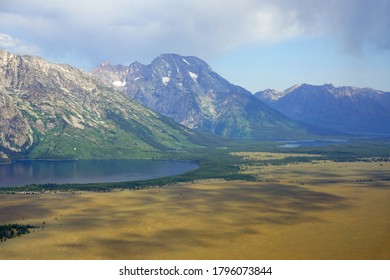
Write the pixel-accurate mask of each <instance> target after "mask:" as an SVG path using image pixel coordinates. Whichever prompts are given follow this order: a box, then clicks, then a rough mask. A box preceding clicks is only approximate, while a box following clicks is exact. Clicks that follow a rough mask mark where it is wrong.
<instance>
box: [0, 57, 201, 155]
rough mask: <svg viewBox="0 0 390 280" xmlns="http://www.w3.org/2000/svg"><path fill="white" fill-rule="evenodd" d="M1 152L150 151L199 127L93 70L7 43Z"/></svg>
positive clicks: (172, 144) (0, 101) (0, 90)
mask: <svg viewBox="0 0 390 280" xmlns="http://www.w3.org/2000/svg"><path fill="white" fill-rule="evenodd" d="M0 112H1V114H0V152H2V157H3V158H4V157H5V156H4V154H6V155H8V156H11V157H26V156H27V157H30V158H131V157H132V158H149V157H156V156H159V155H160V152H161V151H166V150H171V149H174V150H176V149H184V148H191V147H194V146H195V145H194V144H193V143H192V142H191V141H190V140H189V137H190V135H191V133H192V132H190V131H188V130H187V129H186V128H185V127H183V126H180V125H178V124H176V123H174V122H172V121H171V120H168V119H167V118H165V117H163V116H161V115H159V114H157V113H155V112H153V111H151V110H149V109H146V108H145V107H143V106H141V105H140V104H138V103H136V102H134V101H132V100H131V99H130V98H128V97H127V96H126V95H125V94H123V93H120V92H118V91H114V90H112V89H111V88H109V87H107V86H105V85H104V84H103V83H102V82H100V81H99V80H97V79H96V78H94V77H92V76H91V75H90V74H87V73H85V72H82V71H80V70H78V69H76V68H73V67H71V66H68V65H58V64H53V63H49V62H47V61H45V60H43V59H41V58H38V57H33V56H18V55H13V54H11V53H8V52H6V51H0Z"/></svg>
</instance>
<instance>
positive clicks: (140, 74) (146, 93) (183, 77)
mask: <svg viewBox="0 0 390 280" xmlns="http://www.w3.org/2000/svg"><path fill="white" fill-rule="evenodd" d="M92 74H93V75H95V76H96V77H99V78H100V79H101V80H102V81H104V82H105V84H106V85H107V86H111V87H115V88H117V89H118V90H122V91H124V92H125V93H126V94H127V95H128V96H129V97H131V98H132V99H134V100H135V101H137V102H139V103H140V104H142V105H144V106H146V107H148V108H150V109H152V110H154V111H156V112H158V113H160V114H162V115H164V116H167V117H169V118H172V119H173V120H175V121H176V122H178V123H180V124H182V125H184V126H186V127H188V128H191V129H195V130H200V131H205V132H209V133H213V134H217V135H221V136H224V137H232V138H247V139H291V138H301V137H305V136H307V135H308V130H307V128H304V127H303V126H302V125H301V124H299V123H297V122H296V121H293V120H291V119H290V118H287V117H286V116H284V115H283V114H281V113H279V112H277V111H276V110H274V109H272V108H270V107H269V106H267V105H266V104H265V103H264V102H262V101H260V100H258V99H257V98H256V97H254V96H253V95H252V94H251V93H250V92H249V91H247V90H245V89H244V88H242V87H240V86H236V85H233V84H231V83H229V82H228V81H227V80H225V79H224V78H222V77H221V76H220V75H218V74H217V73H216V72H214V71H213V70H212V69H211V68H210V66H209V65H207V63H206V62H204V61H203V60H201V59H199V58H197V57H194V56H180V55H177V54H163V55H160V56H159V57H157V58H156V59H154V60H153V61H152V62H151V64H149V65H144V64H141V63H138V62H134V63H132V64H130V66H128V67H125V66H123V65H116V66H112V65H111V64H109V63H108V62H104V63H103V64H101V65H100V66H99V67H97V68H96V69H94V70H93V71H92Z"/></svg>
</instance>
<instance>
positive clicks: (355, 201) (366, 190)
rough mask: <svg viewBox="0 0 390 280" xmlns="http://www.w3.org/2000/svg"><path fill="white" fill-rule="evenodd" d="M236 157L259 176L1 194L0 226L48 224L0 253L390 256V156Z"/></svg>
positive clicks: (89, 256) (27, 255) (104, 256)
mask: <svg viewBox="0 0 390 280" xmlns="http://www.w3.org/2000/svg"><path fill="white" fill-rule="evenodd" d="M238 155H239V156H243V157H247V158H248V164H244V165H243V166H242V167H241V168H242V172H244V173H249V174H254V175H256V176H257V179H258V181H257V182H247V181H224V180H199V181H195V182H193V183H183V184H175V185H170V186H166V187H163V188H155V189H146V190H139V191H113V192H110V193H94V192H82V193H80V192H79V193H69V192H62V193H60V192H58V193H54V192H53V193H48V194H39V195H26V194H17V195H0V224H6V223H20V224H27V223H28V224H34V225H40V226H42V225H43V224H44V228H43V229H42V228H40V229H31V233H30V234H26V235H23V236H22V237H20V238H13V239H9V240H7V241H6V242H2V243H0V259H390V237H389V232H390V215H389V213H390V203H389V201H390V181H389V180H388V179H389V178H388V177H390V162H388V161H387V162H378V161H374V162H339V163H336V162H331V161H321V160H318V161H316V160H314V161H313V162H308V163H306V162H305V163H295V164H289V165H287V164H284V165H272V164H271V165H270V164H268V165H261V164H260V165H259V164H258V163H259V162H261V160H263V159H270V158H271V159H272V158H278V157H280V156H283V155H281V154H270V153H245V154H238ZM254 158H256V160H257V161H256V164H254V162H253V161H251V159H252V160H253V159H254Z"/></svg>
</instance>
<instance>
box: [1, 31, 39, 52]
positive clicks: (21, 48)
mask: <svg viewBox="0 0 390 280" xmlns="http://www.w3.org/2000/svg"><path fill="white" fill-rule="evenodd" d="M0 49H3V50H8V51H11V52H16V53H19V54H37V52H38V48H37V47H35V46H33V45H29V44H24V43H23V42H21V41H20V40H19V39H17V38H12V37H11V36H10V35H8V34H5V33H0Z"/></svg>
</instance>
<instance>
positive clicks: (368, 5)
mask: <svg viewBox="0 0 390 280" xmlns="http://www.w3.org/2000/svg"><path fill="white" fill-rule="evenodd" d="M388 11H390V2H389V1H387V0H373V1H363V0H344V1H336V0H330V1H321V0H313V1H301V0H288V1H287V0H274V1H266V0H244V1H231V0H213V1H210V0H207V1H204V0H197V1H179V0H166V1H159V0H146V1H145V0H143V1H140V0H133V1H125V0H111V1H96V0H66V1H51V0H34V1H33V0H3V1H2V4H1V8H0V26H1V30H0V32H1V34H0V47H2V48H5V49H11V50H12V48H15V49H20V50H24V51H25V52H26V53H27V52H29V53H36V54H40V55H44V56H49V57H50V56H51V57H55V56H56V55H59V54H61V53H66V54H67V55H68V56H69V57H76V58H77V57H84V56H85V57H88V59H89V60H91V63H93V64H96V62H97V61H102V60H103V59H107V58H109V59H110V60H112V61H114V62H123V59H124V56H125V57H126V59H133V58H138V59H141V60H142V59H143V60H147V61H149V60H150V59H151V58H153V57H155V56H156V55H158V54H160V53H164V52H167V51H170V52H177V53H182V54H193V55H198V56H202V57H205V58H208V57H211V56H214V55H220V54H223V53H224V52H226V51H229V50H232V49H234V48H239V47H242V46H246V45H250V44H273V43H277V42H280V41H284V40H289V39H291V38H297V37H307V36H320V37H321V36H326V37H330V38H332V39H335V40H338V41H339V42H340V45H341V46H342V48H344V49H346V50H350V51H359V50H360V49H361V48H364V47H365V45H367V44H368V45H370V46H374V47H375V48H379V49H381V48H382V49H389V48H390V18H389V17H388V15H387V12H388ZM132 56H134V57H132ZM129 62H130V61H129Z"/></svg>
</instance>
